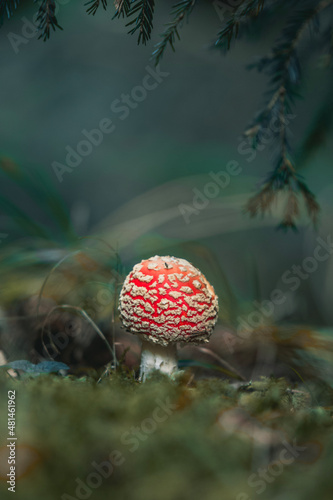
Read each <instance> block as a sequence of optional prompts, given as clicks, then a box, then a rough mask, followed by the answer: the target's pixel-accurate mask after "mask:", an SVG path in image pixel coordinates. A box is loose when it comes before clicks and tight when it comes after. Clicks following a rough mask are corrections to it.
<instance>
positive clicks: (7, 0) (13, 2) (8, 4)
mask: <svg viewBox="0 0 333 500" xmlns="http://www.w3.org/2000/svg"><path fill="white" fill-rule="evenodd" d="M18 4H19V0H0V26H1V25H2V23H3V18H4V16H5V15H6V16H7V17H8V19H9V18H10V17H12V15H13V12H14V10H16V9H17V7H18Z"/></svg>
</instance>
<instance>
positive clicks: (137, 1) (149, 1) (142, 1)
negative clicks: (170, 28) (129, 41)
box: [126, 0, 155, 45]
mask: <svg viewBox="0 0 333 500" xmlns="http://www.w3.org/2000/svg"><path fill="white" fill-rule="evenodd" d="M154 9H155V1H154V0H134V1H133V2H131V7H130V11H129V13H128V16H135V18H134V19H132V20H131V21H129V22H128V23H127V24H126V26H131V25H134V27H133V28H132V29H131V30H130V31H129V34H130V35H134V33H136V32H137V31H138V32H139V38H138V45H139V44H140V43H141V42H142V43H143V44H144V45H146V43H147V42H148V40H150V37H151V32H152V29H153V17H154Z"/></svg>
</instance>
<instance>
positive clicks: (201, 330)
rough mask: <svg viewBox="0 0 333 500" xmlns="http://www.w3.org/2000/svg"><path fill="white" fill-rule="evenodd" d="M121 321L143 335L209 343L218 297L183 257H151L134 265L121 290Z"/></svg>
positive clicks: (154, 339)
mask: <svg viewBox="0 0 333 500" xmlns="http://www.w3.org/2000/svg"><path fill="white" fill-rule="evenodd" d="M119 311H120V316H121V319H122V322H123V324H124V326H125V327H126V329H127V330H128V331H129V332H131V333H136V334H141V335H144V338H145V340H150V341H152V342H155V343H158V344H162V345H167V344H169V343H170V342H195V343H198V342H208V339H209V337H210V335H211V333H212V331H213V328H214V326H215V324H216V321H217V313H218V298H217V296H216V294H215V292H214V288H213V287H212V286H211V285H210V284H209V283H208V281H207V280H206V278H205V277H204V275H203V274H202V273H201V272H200V271H199V270H198V269H196V268H195V267H194V266H192V264H190V263H189V262H188V261H187V260H184V259H176V258H175V257H169V256H167V257H159V256H158V255H156V256H155V257H151V258H150V259H147V260H143V261H141V262H140V264H137V265H136V266H134V268H133V270H132V271H131V272H130V274H129V275H128V276H127V278H126V279H125V282H124V285H123V288H122V290H121V293H120V302H119Z"/></svg>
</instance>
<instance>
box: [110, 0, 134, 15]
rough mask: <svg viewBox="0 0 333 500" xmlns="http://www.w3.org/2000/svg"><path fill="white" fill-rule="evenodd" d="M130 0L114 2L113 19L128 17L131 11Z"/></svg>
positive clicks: (116, 0)
mask: <svg viewBox="0 0 333 500" xmlns="http://www.w3.org/2000/svg"><path fill="white" fill-rule="evenodd" d="M131 3H132V0H115V7H116V13H115V15H114V16H113V19H114V18H115V17H117V18H118V19H119V18H120V17H128V16H129V13H130V11H131Z"/></svg>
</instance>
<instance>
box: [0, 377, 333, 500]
mask: <svg viewBox="0 0 333 500" xmlns="http://www.w3.org/2000/svg"><path fill="white" fill-rule="evenodd" d="M12 388H14V389H15V390H16V404H17V438H18V440H17V446H18V449H17V457H18V460H20V454H21V459H22V457H23V454H24V448H28V449H30V450H33V459H32V458H31V457H30V461H31V464H30V465H31V468H30V470H29V471H28V472H27V473H26V474H25V475H24V477H22V478H20V479H18V481H17V493H16V498H18V499H19V500H21V499H22V500H30V499H31V500H32V499H33V500H36V499H39V498H43V500H49V499H50V500H51V499H61V498H63V500H65V499H67V500H69V498H70V497H66V496H63V495H64V494H67V495H70V496H71V497H74V498H80V496H78V494H79V493H80V491H81V493H82V495H84V494H85V495H86V498H92V499H96V500H102V499H103V500H105V499H106V498H116V499H117V500H118V499H123V498H124V499H125V498H126V499H130V500H156V499H158V500H178V499H179V500H183V499H184V500H187V499H189V500H190V499H191V500H193V499H194V498H204V499H205V500H206V499H208V500H220V499H221V498H226V499H227V500H229V499H230V500H232V499H237V500H249V499H251V498H255V497H256V495H257V493H256V490H257V489H258V486H257V487H254V486H253V485H251V484H249V478H251V474H252V475H253V474H257V472H258V470H259V469H265V468H267V466H268V465H269V464H270V463H271V462H272V461H279V456H280V454H281V450H283V449H284V446H285V445H284V444H283V442H287V443H289V446H294V445H295V443H296V442H295V441H294V440H295V438H297V444H302V446H303V448H304V451H302V452H301V453H300V455H299V456H298V457H294V458H295V459H294V461H293V463H291V464H288V465H284V466H283V465H282V467H283V471H282V472H281V474H279V475H277V476H276V477H275V476H269V477H270V478H272V477H274V480H273V481H271V482H267V483H266V482H265V490H264V491H263V492H262V494H261V495H260V498H265V499H266V498H267V499H270V500H272V499H274V498H278V495H279V494H281V492H285V495H284V496H283V498H289V497H288V495H289V492H290V491H293V495H292V498H293V500H304V499H307V498H312V497H311V496H310V495H311V494H312V495H314V492H315V493H316V496H317V497H319V498H325V495H326V492H328V491H329V488H331V487H332V479H331V473H330V472H329V471H330V467H331V465H330V461H331V460H332V458H333V457H332V455H333V453H332V450H331V447H330V445H331V443H332V441H333V440H332V418H331V414H330V410H329V409H325V408H324V407H318V406H315V405H311V398H310V397H309V396H308V393H307V391H306V389H305V388H298V389H297V391H295V390H294V389H293V388H291V387H290V386H289V385H288V383H287V382H286V381H285V380H284V379H278V380H275V379H261V380H260V381H259V382H254V383H252V384H251V385H244V386H241V387H238V388H237V387H234V386H233V385H231V384H230V383H229V382H225V381H220V380H215V379H208V380H200V381H194V382H193V380H192V379H191V378H190V376H188V374H187V373H183V374H182V375H181V376H179V377H178V378H177V379H176V380H174V381H172V380H169V379H168V378H167V377H164V376H162V375H160V374H154V375H153V377H151V378H150V379H149V380H148V381H147V382H146V383H144V384H139V383H138V382H135V381H134V380H132V379H131V378H129V377H127V376H126V375H124V374H112V375H111V376H110V377H107V378H105V379H103V380H102V381H101V382H100V383H98V384H97V383H96V380H95V379H93V378H89V377H84V378H81V379H76V378H74V377H64V378H62V377H58V376H55V375H41V376H39V377H35V378H25V379H22V380H18V381H13V380H11V379H9V378H8V377H6V376H5V374H4V372H2V374H0V392H1V401H2V405H1V409H0V425H1V430H2V434H1V436H2V442H1V446H2V448H1V451H2V456H1V460H2V462H3V463H1V471H3V470H4V468H5V466H6V464H5V462H4V457H5V456H6V453H7V451H6V448H5V444H6V437H7V436H6V428H7V422H6V421H7V408H6V400H7V391H8V390H9V389H12ZM3 431H5V432H3ZM20 450H21V451H20ZM36 457H37V459H36ZM111 458H112V459H113V460H114V461H115V463H114V464H113V466H112V467H113V470H112V473H110V470H111V469H109V470H108V471H107V468H108V467H109V468H111V465H110V459H111ZM103 462H104V467H105V470H104V472H105V471H106V472H105V475H108V472H109V475H108V477H105V478H103V477H102V476H101V475H98V474H99V473H97V471H96V467H97V468H98V465H99V464H102V463H103ZM106 462H108V463H109V465H106V464H105V463H106ZM309 462H312V463H311V464H310V463H309ZM323 471H326V472H327V474H328V475H327V477H325V478H324V477H323ZM102 472H103V470H102ZM92 473H94V474H95V476H94V475H93V476H91V474H92ZM96 474H97V475H96ZM316 477H320V478H321V481H322V482H321V483H318V482H317V481H316V480H315V478H316ZM89 478H90V480H91V481H96V483H94V484H92V483H90V487H89V486H87V488H88V489H86V486H82V485H83V484H84V485H87V481H88V483H89ZM252 479H253V477H252ZM81 481H82V482H83V483H82V482H81ZM253 481H254V479H253ZM97 483H98V484H99V483H100V485H99V486H98V487H95V486H96V484H97ZM250 483H251V481H250ZM78 484H81V486H82V488H83V489H81V490H80V491H79V490H77V491H76V488H77V486H78ZM315 484H316V485H317V486H316V487H317V488H318V489H317V490H315V489H314V488H315V486H314V485H315ZM0 488H1V498H6V496H2V495H7V494H8V493H7V492H6V484H5V482H4V481H1V482H0ZM83 490H85V493H84V491H83ZM8 495H9V494H8ZM241 495H243V496H241ZM8 498H10V497H9V496H8ZM81 498H83V497H82V496H81ZM290 498H291V497H290Z"/></svg>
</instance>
